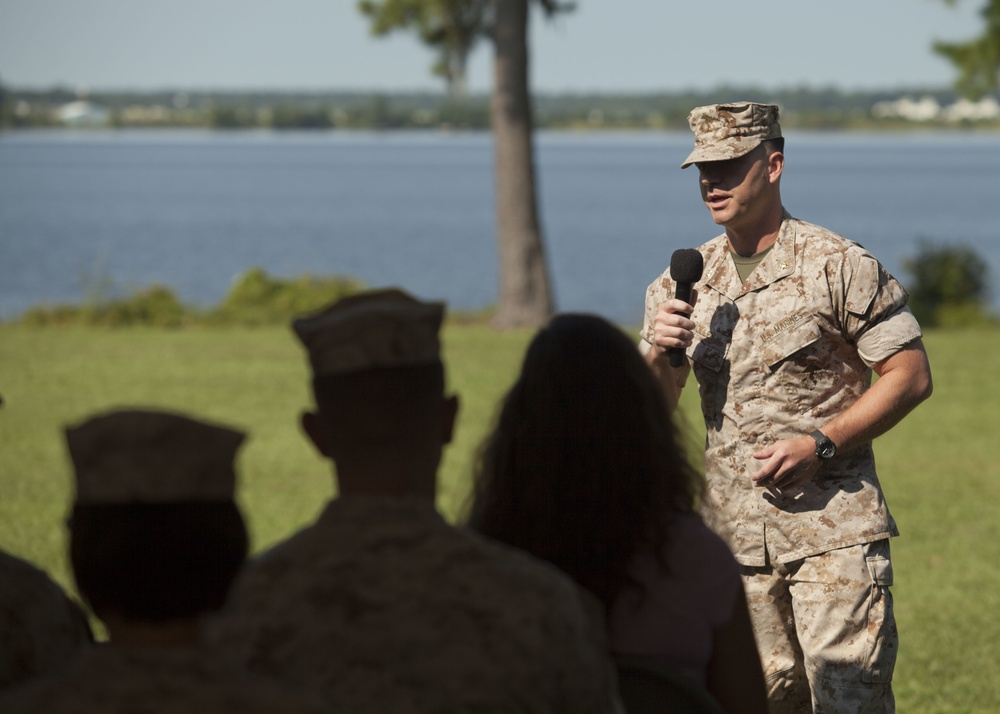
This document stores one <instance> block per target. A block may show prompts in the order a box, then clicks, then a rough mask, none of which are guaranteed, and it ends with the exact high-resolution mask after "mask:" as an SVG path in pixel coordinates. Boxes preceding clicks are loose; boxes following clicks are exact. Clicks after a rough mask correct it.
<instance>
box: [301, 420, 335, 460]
mask: <svg viewBox="0 0 1000 714" xmlns="http://www.w3.org/2000/svg"><path fill="white" fill-rule="evenodd" d="M299 423H300V424H301V425H302V431H304V432H305V433H306V436H308V437H309V441H311V442H312V443H313V446H315V447H316V450H317V451H318V452H319V453H321V454H322V455H323V456H325V457H326V458H328V459H329V458H331V456H330V442H329V440H328V439H327V436H326V432H325V431H324V430H323V424H322V422H320V419H319V414H317V413H316V412H302V414H300V415H299Z"/></svg>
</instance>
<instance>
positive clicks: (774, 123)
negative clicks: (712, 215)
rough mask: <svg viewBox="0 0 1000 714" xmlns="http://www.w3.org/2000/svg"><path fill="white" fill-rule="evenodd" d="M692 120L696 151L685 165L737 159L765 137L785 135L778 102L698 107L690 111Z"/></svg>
mask: <svg viewBox="0 0 1000 714" xmlns="http://www.w3.org/2000/svg"><path fill="white" fill-rule="evenodd" d="M688 124H690V125H691V131H693V132H694V151H692V152H691V154H690V155H689V156H688V157H687V159H685V160H684V163H683V164H681V168H682V169H686V168H687V167H688V166H690V165H691V164H693V163H695V162H698V161H725V160H727V159H735V158H738V157H740V156H743V155H744V154H746V153H748V152H750V151H751V150H753V149H755V148H757V147H758V146H759V145H760V143H761V142H762V141H766V140H767V139H777V138H778V137H780V136H781V126H780V125H779V124H778V107H777V105H774V104H755V103H754V102H732V103H730V104H710V105H708V106H705V107H696V108H694V109H692V110H691V113H690V114H688Z"/></svg>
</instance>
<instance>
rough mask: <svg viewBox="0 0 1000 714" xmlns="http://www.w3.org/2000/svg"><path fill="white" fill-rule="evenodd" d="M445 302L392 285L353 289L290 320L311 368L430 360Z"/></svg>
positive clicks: (326, 371)
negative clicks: (358, 291) (425, 298)
mask: <svg viewBox="0 0 1000 714" xmlns="http://www.w3.org/2000/svg"><path fill="white" fill-rule="evenodd" d="M443 320H444V304H443V303H440V302H421V301H420V300H417V299H416V298H414V297H412V296H411V295H409V294H407V293H405V292H403V291H402V290H399V289H397V288H390V289H385V290H374V291H371V292H366V293H361V294H358V295H352V296H350V297H347V298H344V299H343V300H340V301H338V302H335V303H333V304H332V305H328V306H327V307H326V308H324V309H322V310H320V311H318V312H316V313H313V314H312V315H307V316H305V317H302V318H299V319H297V320H295V321H294V322H292V329H293V330H294V331H295V334H296V335H297V336H298V338H299V340H301V341H302V344H303V345H304V346H305V348H306V350H307V351H308V352H309V363H310V365H311V366H312V370H313V374H314V375H316V376H320V375H331V374H345V373H348V372H355V371H359V370H363V369H372V368H392V367H404V366H408V365H420V364H434V363H437V362H439V361H440V359H441V344H440V339H439V337H438V331H439V330H440V328H441V323H442V321H443Z"/></svg>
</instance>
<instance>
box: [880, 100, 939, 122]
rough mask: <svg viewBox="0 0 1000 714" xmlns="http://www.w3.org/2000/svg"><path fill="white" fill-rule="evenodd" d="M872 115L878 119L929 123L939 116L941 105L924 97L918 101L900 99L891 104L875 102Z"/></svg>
mask: <svg viewBox="0 0 1000 714" xmlns="http://www.w3.org/2000/svg"><path fill="white" fill-rule="evenodd" d="M872 114H873V115H874V116H876V117H878V118H879V119H896V118H898V119H907V120H909V121H931V120H932V119H937V118H938V116H939V115H940V114H941V105H940V104H938V102H937V100H936V99H935V98H934V97H930V96H925V97H921V98H920V99H918V100H913V99H911V98H910V97H901V98H899V99H897V100H895V101H893V102H876V104H875V106H874V107H872Z"/></svg>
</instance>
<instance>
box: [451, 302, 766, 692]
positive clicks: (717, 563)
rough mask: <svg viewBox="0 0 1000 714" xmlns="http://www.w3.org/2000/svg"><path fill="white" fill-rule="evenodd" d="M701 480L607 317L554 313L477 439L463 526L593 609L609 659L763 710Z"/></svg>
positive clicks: (734, 588) (737, 592)
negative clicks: (536, 561)
mask: <svg viewBox="0 0 1000 714" xmlns="http://www.w3.org/2000/svg"><path fill="white" fill-rule="evenodd" d="M700 489H701V479H700V477H699V475H698V474H697V472H696V470H695V469H694V468H693V467H692V465H691V464H690V462H689V461H688V459H687V457H686V456H685V453H684V450H683V446H682V442H681V439H680V438H679V436H678V430H677V428H676V427H675V425H674V423H673V420H672V417H671V414H670V412H669V411H668V408H667V404H666V400H665V399H664V394H663V391H662V387H661V385H660V384H659V383H658V381H657V380H656V378H655V377H654V376H653V374H652V372H651V371H650V370H649V368H648V366H647V365H646V363H645V361H644V360H643V358H642V356H641V355H640V354H639V353H638V351H637V350H636V349H635V346H634V345H633V344H632V342H631V341H630V340H629V339H628V338H627V337H626V336H625V334H624V333H623V332H621V331H620V330H619V329H618V328H616V327H615V326H613V325H612V324H610V323H609V322H607V321H606V320H604V319H602V318H600V317H597V316H593V315H582V314H565V315H559V316H557V317H555V318H554V319H553V320H552V321H551V322H550V323H549V324H548V325H547V326H546V327H544V328H543V329H542V330H541V331H539V333H538V334H537V335H536V336H535V338H534V339H533V341H532V342H531V344H530V346H529V347H528V350H527V353H526V356H525V358H524V362H523V365H522V368H521V373H520V375H519V377H518V379H517V381H516V382H515V384H514V386H513V387H512V388H511V389H510V391H509V393H508V394H507V396H506V398H505V399H504V401H503V404H502V407H501V409H500V412H499V415H498V419H497V423H496V426H495V428H494V429H493V431H492V433H490V434H489V435H488V437H487V438H486V440H485V441H484V443H483V445H482V447H481V450H480V454H479V462H478V467H477V473H476V479H475V487H474V492H473V496H472V503H471V506H470V509H469V518H468V522H469V525H470V527H472V528H473V529H475V530H478V531H479V532H481V533H483V534H485V535H487V536H490V537H492V538H496V539H498V540H501V541H503V542H506V543H509V544H511V545H514V546H517V547H519V548H521V549H523V550H525V551H527V552H529V553H531V554H532V555H535V556H536V557H539V558H542V559H544V560H547V561H549V562H550V563H552V564H553V565H555V566H557V567H559V568H560V569H562V570H563V571H564V572H566V573H568V574H569V575H570V576H571V577H572V578H573V579H574V580H575V581H576V582H577V583H578V584H579V585H581V586H582V587H584V588H586V589H587V590H589V591H590V592H592V593H593V594H594V595H596V596H597V597H598V598H599V599H600V601H601V602H602V603H603V604H604V608H605V611H606V613H607V620H608V626H609V630H610V632H609V635H610V643H611V648H612V650H613V652H614V653H615V654H616V655H630V656H639V657H643V658H647V659H648V660H649V661H651V662H656V663H658V664H661V665H663V666H665V667H668V668H670V669H671V670H673V671H680V672H682V673H683V674H684V675H686V676H688V677H689V678H690V679H693V680H695V681H696V682H698V683H700V684H701V685H703V686H705V687H706V688H707V689H708V691H709V692H710V693H711V694H712V695H713V696H714V698H715V699H717V700H718V702H719V703H721V704H722V705H723V708H724V709H725V710H726V711H741V712H753V711H760V712H763V711H765V690H764V681H763V675H762V671H761V665H760V658H759V656H758V653H757V650H756V646H755V643H754V638H753V633H752V630H751V627H750V620H749V614H748V612H747V606H746V600H745V597H744V594H743V587H742V584H741V582H740V577H739V570H738V567H737V565H736V561H735V560H734V558H733V556H732V554H731V553H730V551H729V549H728V548H727V546H726V545H725V543H723V541H722V540H721V539H720V538H719V537H718V536H716V535H715V534H714V533H712V532H711V531H710V530H709V529H708V528H707V527H706V526H705V525H704V524H703V523H702V521H701V519H700V517H699V516H698V515H697V502H698V497H699V494H700Z"/></svg>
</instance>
